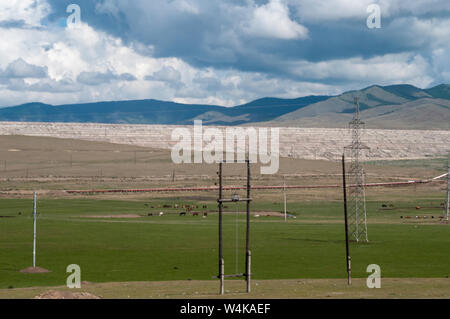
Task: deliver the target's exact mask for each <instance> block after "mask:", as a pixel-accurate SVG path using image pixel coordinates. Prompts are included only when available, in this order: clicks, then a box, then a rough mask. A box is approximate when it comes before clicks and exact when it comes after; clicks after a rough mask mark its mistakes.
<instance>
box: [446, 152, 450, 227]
mask: <svg viewBox="0 0 450 319" xmlns="http://www.w3.org/2000/svg"><path fill="white" fill-rule="evenodd" d="M446 206H447V213H446V215H447V218H446V219H447V222H448V215H449V211H450V156H449V159H448V160H447V205H446Z"/></svg>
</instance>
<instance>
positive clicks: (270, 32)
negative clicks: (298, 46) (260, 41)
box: [246, 0, 308, 40]
mask: <svg viewBox="0 0 450 319" xmlns="http://www.w3.org/2000/svg"><path fill="white" fill-rule="evenodd" d="M246 31H247V33H248V34H250V35H253V36H257V37H267V38H276V39H284V40H290V39H304V38H306V37H307V36H308V29H307V28H305V27H304V26H302V25H300V24H299V23H297V22H295V21H292V20H291V18H290V17H289V9H288V7H287V5H286V4H285V3H283V2H282V1H281V0H270V1H269V3H267V4H265V5H262V6H259V7H256V8H255V10H254V12H253V15H252V17H251V20H250V22H249V25H248V27H247V30H246Z"/></svg>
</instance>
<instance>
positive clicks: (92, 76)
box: [77, 70, 137, 86]
mask: <svg viewBox="0 0 450 319" xmlns="http://www.w3.org/2000/svg"><path fill="white" fill-rule="evenodd" d="M136 80H137V79H136V77H135V76H134V75H132V74H129V73H123V74H115V73H113V72H112V71H111V70H108V71H106V72H81V73H80V74H79V75H78V77H77V81H78V82H79V83H82V84H85V85H93V86H95V85H101V84H105V83H110V82H112V81H136Z"/></svg>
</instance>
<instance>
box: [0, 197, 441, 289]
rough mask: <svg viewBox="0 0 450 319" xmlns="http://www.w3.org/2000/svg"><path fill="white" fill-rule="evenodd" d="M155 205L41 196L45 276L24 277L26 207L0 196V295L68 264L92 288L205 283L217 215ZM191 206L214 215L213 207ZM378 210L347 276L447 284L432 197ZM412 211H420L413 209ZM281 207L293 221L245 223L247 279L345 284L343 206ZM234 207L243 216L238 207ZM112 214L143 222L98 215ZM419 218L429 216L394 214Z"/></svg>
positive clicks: (264, 207) (58, 274)
mask: <svg viewBox="0 0 450 319" xmlns="http://www.w3.org/2000/svg"><path fill="white" fill-rule="evenodd" d="M164 203H169V202H168V201H167V200H165V201H164V200H152V201H151V202H148V201H147V202H144V201H130V200H128V201H125V200H115V201H111V200H95V199H71V200H67V199H65V200H56V199H44V200H40V201H39V202H38V211H39V212H40V215H39V219H38V255H37V266H40V267H43V268H46V269H49V270H51V272H50V273H46V274H23V273H20V272H19V270H21V269H24V268H27V267H29V266H31V263H32V216H31V208H32V201H31V200H23V199H2V200H1V207H0V216H2V218H0V289H5V288H20V287H33V286H62V285H65V282H66V278H67V276H68V275H69V274H67V273H66V272H65V270H66V267H67V266H68V265H69V264H78V265H80V266H81V272H82V280H83V281H89V282H96V283H102V282H131V281H147V282H148V281H171V280H212V277H213V276H215V275H217V272H218V266H217V254H218V251H217V246H218V243H217V214H216V213H210V214H209V216H208V217H207V218H202V217H193V216H192V215H188V216H178V214H177V212H179V211H182V209H178V210H167V209H158V208H154V209H152V208H151V206H154V207H157V205H158V204H164ZM170 203H171V204H173V203H175V202H174V201H170ZM179 203H180V204H182V203H184V204H190V203H193V202H192V201H191V202H189V201H183V202H182V201H180V202H179ZM145 204H147V206H146V205H145ZM198 204H200V205H202V204H208V210H211V211H213V210H215V209H216V204H215V203H213V202H208V203H206V202H204V203H198ZM381 204H382V203H381V202H378V201H369V202H368V212H369V239H370V243H368V244H355V243H352V244H351V255H352V266H353V267H352V268H353V269H352V270H353V276H354V277H360V278H364V277H367V275H368V274H367V273H366V267H367V266H368V265H369V264H378V265H380V266H381V271H382V276H383V277H391V278H445V277H447V278H448V275H449V274H450V269H449V267H448V265H450V254H449V247H450V246H449V244H450V236H449V225H448V224H442V223H439V221H438V219H437V218H436V219H433V220H432V219H431V215H433V216H436V217H437V216H439V215H441V214H442V211H441V210H440V209H438V208H433V207H438V206H439V204H440V199H439V198H438V197H436V198H435V199H417V200H415V201H405V202H395V210H381ZM416 206H421V207H423V208H422V209H421V210H420V211H416V209H415V207H416ZM427 207H429V208H427ZM288 208H289V211H290V212H291V213H294V214H295V215H296V216H297V218H296V219H289V220H288V223H284V221H283V219H282V218H280V217H267V216H261V217H259V218H256V217H254V216H253V217H252V219H251V221H252V224H251V228H252V233H251V235H252V238H251V246H252V255H253V258H252V265H253V267H252V268H253V271H252V272H253V274H254V279H255V280H265V279H293V278H310V279H313V278H345V276H346V271H345V243H344V240H343V239H344V225H343V218H342V216H343V209H342V203H341V202H319V201H317V202H303V203H289V206H288ZM252 209H253V210H254V211H272V212H273V211H280V210H281V206H280V204H279V203H269V202H264V201H259V202H258V203H255V204H254V205H253V206H252ZM200 210H201V209H200ZM228 210H229V213H228V214H226V215H225V218H224V223H225V224H224V241H225V243H224V249H225V251H224V254H225V256H224V258H225V271H226V273H227V274H231V273H235V272H236V269H235V268H236V260H235V249H236V216H235V213H234V212H235V211H236V207H235V206H234V205H233V206H230V207H229V209H228ZM239 210H240V211H243V206H242V207H240V209H239ZM159 211H164V212H165V213H166V214H165V215H164V216H162V217H159V216H152V217H148V216H147V213H148V212H153V213H157V212H159ZM19 212H21V215H19ZM119 214H120V215H123V214H138V215H143V217H141V218H108V217H107V216H110V215H119ZM418 214H420V215H421V216H425V215H426V216H429V218H428V219H426V220H420V221H417V220H414V219H411V220H406V219H401V218H400V216H415V215H418ZM6 216H12V217H10V218H5V217H6ZM92 216H96V218H92ZM100 216H105V217H103V218H102V217H100ZM238 227H239V231H238V235H239V236H238V238H239V253H240V256H239V265H238V271H239V272H243V271H244V254H243V253H244V244H245V242H244V239H245V233H244V230H245V217H244V215H240V216H239V222H238Z"/></svg>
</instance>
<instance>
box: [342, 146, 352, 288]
mask: <svg viewBox="0 0 450 319" xmlns="http://www.w3.org/2000/svg"><path fill="white" fill-rule="evenodd" d="M346 178H347V177H346V175H345V155H344V154H343V155H342V182H343V187H342V188H343V190H344V218H345V255H346V258H345V260H346V264H347V282H348V285H349V286H350V285H351V284H352V260H351V257H350V248H349V242H348V214H347V183H346Z"/></svg>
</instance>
